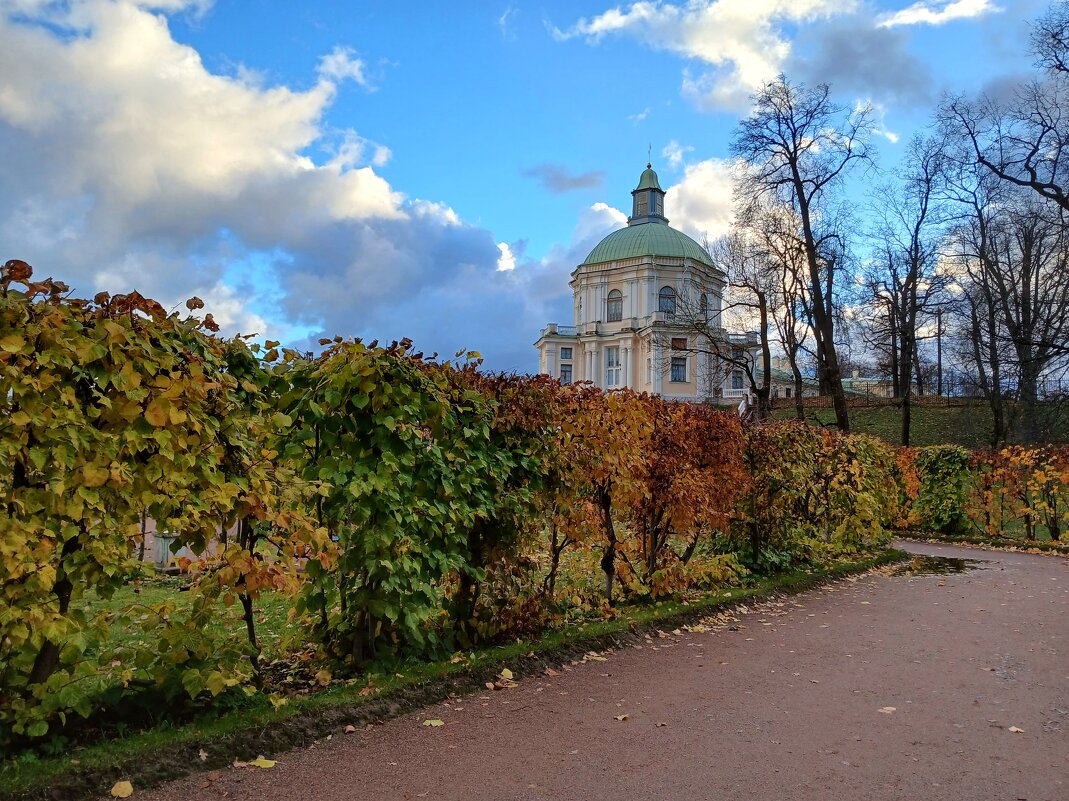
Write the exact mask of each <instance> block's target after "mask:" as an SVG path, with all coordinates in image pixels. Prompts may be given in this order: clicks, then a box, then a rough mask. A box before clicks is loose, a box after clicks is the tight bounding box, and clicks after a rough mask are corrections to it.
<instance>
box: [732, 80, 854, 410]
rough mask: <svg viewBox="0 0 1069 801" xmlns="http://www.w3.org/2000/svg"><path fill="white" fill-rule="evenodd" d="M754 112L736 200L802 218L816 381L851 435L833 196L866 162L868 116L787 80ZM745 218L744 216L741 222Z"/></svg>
mask: <svg viewBox="0 0 1069 801" xmlns="http://www.w3.org/2000/svg"><path fill="white" fill-rule="evenodd" d="M754 106H755V108H754V110H753V112H752V113H751V114H750V116H749V117H747V118H746V119H744V120H742V122H741V123H740V124H739V127H738V129H737V130H736V133H735V137H734V139H733V140H732V143H731V146H732V151H733V153H734V154H735V155H737V156H740V157H741V158H742V159H744V160H745V161H746V162H747V163H748V164H749V169H748V170H747V171H745V173H744V174H743V176H742V177H741V179H740V180H739V181H738V182H737V185H736V197H737V199H738V200H739V201H740V202H741V203H742V205H743V208H744V209H745V208H747V207H750V208H754V207H758V206H760V205H762V204H766V203H768V202H779V203H786V204H787V205H789V206H790V207H791V209H792V210H793V212H794V214H795V215H796V216H797V219H798V223H799V236H798V238H799V240H800V241H801V242H802V244H803V250H804V254H805V260H806V267H807V273H808V275H807V278H808V293H807V297H808V300H809V303H808V311H809V313H810V314H811V318H812V328H813V333H814V337H815V340H816V354H817V368H818V379H819V381H820V385H821V389H822V391H825V392H827V393H829V394H831V395H832V398H833V402H834V405H835V420H836V424H837V425H838V427H839V429H840V430H842V431H849V429H850V412H849V409H848V408H847V405H846V395H845V393H844V391H843V383H842V374H841V370H840V365H839V358H838V354H837V352H836V341H835V324H836V316H835V310H834V306H835V300H836V299H835V292H836V286H837V284H836V278H837V274H836V271H837V267H838V266H839V265H840V264H841V261H842V255H843V247H842V246H843V241H842V239H841V236H840V234H839V232H837V231H835V230H834V225H831V224H830V223H832V216H833V208H834V207H833V195H834V192H835V189H836V188H837V186H838V185H839V184H840V182H841V179H842V178H843V175H844V173H845V172H846V171H847V169H848V168H850V167H851V165H853V164H854V163H855V162H859V161H865V160H867V159H868V158H869V155H870V154H869V139H870V135H871V128H872V125H871V116H872V113H871V109H870V108H868V107H858V108H856V109H854V110H853V111H849V110H847V109H845V108H843V107H841V106H838V105H836V104H835V103H833V102H832V100H831V97H830V88H829V87H828V85H827V84H818V85H816V86H813V87H806V86H804V85H802V84H797V85H795V84H791V83H789V82H788V81H787V79H786V78H785V77H784V76H782V75H781V76H779V77H778V78H777V79H776V80H775V81H772V82H770V83H768V84H766V85H765V86H764V87H763V88H762V89H761V90H760V91H759V92H758V93H757V94H756V95H755V96H754ZM747 216H748V215H747V214H746V213H745V211H744V213H743V215H742V218H743V219H744V220H745V219H746V217H747Z"/></svg>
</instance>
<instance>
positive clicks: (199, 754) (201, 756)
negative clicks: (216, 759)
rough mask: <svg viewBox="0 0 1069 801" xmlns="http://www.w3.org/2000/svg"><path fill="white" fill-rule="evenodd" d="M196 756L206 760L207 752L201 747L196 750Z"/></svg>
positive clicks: (203, 760) (202, 760)
mask: <svg viewBox="0 0 1069 801" xmlns="http://www.w3.org/2000/svg"><path fill="white" fill-rule="evenodd" d="M197 756H199V757H200V761H201V762H206V761H207V760H208V752H207V751H205V750H204V749H203V748H202V749H200V751H198V752H197Z"/></svg>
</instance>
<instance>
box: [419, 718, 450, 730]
mask: <svg viewBox="0 0 1069 801" xmlns="http://www.w3.org/2000/svg"><path fill="white" fill-rule="evenodd" d="M423 725H424V726H430V727H432V728H435V729H436V728H438V727H439V726H444V725H445V721H444V720H438V719H434V720H425V721H423Z"/></svg>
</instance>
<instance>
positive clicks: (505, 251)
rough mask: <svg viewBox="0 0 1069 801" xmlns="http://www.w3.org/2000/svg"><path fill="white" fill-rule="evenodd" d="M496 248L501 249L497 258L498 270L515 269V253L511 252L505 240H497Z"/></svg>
mask: <svg viewBox="0 0 1069 801" xmlns="http://www.w3.org/2000/svg"><path fill="white" fill-rule="evenodd" d="M497 249H498V250H500V251H501V255H500V256H498V259H497V269H498V270H515V269H516V254H514V253H513V252H512V248H510V247H509V246H508V243H507V242H498V243H497Z"/></svg>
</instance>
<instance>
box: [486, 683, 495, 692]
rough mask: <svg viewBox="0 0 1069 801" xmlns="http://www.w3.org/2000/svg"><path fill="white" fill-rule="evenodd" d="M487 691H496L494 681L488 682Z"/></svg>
mask: <svg viewBox="0 0 1069 801" xmlns="http://www.w3.org/2000/svg"><path fill="white" fill-rule="evenodd" d="M486 689H488V690H496V689H497V686H496V685H495V684H494V683H493V682H492V681H488V682H486Z"/></svg>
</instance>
